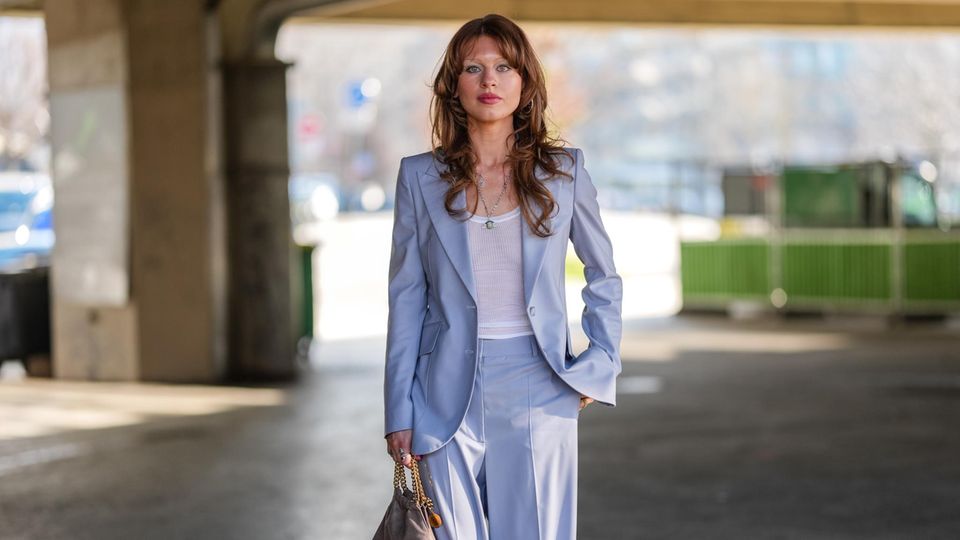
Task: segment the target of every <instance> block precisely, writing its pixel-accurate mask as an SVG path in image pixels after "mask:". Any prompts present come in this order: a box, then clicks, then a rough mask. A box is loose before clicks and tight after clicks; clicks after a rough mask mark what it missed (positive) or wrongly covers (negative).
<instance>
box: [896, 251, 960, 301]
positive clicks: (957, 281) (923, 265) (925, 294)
mask: <svg viewBox="0 0 960 540" xmlns="http://www.w3.org/2000/svg"><path fill="white" fill-rule="evenodd" d="M903 273H904V276H903V278H904V287H903V293H904V298H905V299H906V300H933V301H960V242H929V243H926V242H917V243H912V242H911V243H908V244H907V245H906V246H904V252H903Z"/></svg>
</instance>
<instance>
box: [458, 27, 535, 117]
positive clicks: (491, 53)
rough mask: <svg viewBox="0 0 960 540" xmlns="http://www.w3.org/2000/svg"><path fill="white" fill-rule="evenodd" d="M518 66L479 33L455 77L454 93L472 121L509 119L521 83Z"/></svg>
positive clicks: (518, 103)
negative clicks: (457, 78) (455, 88)
mask: <svg viewBox="0 0 960 540" xmlns="http://www.w3.org/2000/svg"><path fill="white" fill-rule="evenodd" d="M522 82H523V81H522V79H521V77H520V72H519V71H517V66H511V65H510V63H509V62H507V60H506V59H505V58H503V56H502V55H501V54H500V47H498V46H497V42H496V41H494V39H493V38H491V37H490V36H480V37H479V38H477V40H476V42H475V43H474V45H473V47H472V48H471V49H470V50H469V51H468V52H467V54H466V57H465V59H464V62H463V69H462V70H461V71H460V78H459V80H458V81H457V96H458V97H459V98H460V103H461V104H463V108H464V110H466V111H467V115H468V116H469V122H470V123H472V124H488V123H498V122H504V121H506V122H510V123H511V126H512V122H513V112H514V111H515V110H517V107H518V106H519V105H520V90H521V88H522V86H523V84H522Z"/></svg>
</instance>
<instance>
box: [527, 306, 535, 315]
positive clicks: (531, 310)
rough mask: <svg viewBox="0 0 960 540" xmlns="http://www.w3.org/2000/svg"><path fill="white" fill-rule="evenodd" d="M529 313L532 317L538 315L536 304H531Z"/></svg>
mask: <svg viewBox="0 0 960 540" xmlns="http://www.w3.org/2000/svg"><path fill="white" fill-rule="evenodd" d="M527 313H529V314H530V316H531V317H533V316H534V315H536V314H537V309H536V306H530V308H529V309H527Z"/></svg>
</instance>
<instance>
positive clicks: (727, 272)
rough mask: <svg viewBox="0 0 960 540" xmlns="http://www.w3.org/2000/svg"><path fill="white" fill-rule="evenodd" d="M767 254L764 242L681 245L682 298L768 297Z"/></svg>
mask: <svg viewBox="0 0 960 540" xmlns="http://www.w3.org/2000/svg"><path fill="white" fill-rule="evenodd" d="M769 254H770V249H769V247H768V245H767V242H766V241H765V240H747V241H717V242H684V243H682V244H681V245H680V274H681V284H682V290H683V296H684V298H685V299H687V300H690V299H695V298H697V297H709V298H713V299H716V298H720V297H729V298H739V297H763V298H766V297H767V296H768V295H769V294H770V276H769V266H770V264H769V260H768V259H769Z"/></svg>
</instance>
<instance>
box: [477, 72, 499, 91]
mask: <svg viewBox="0 0 960 540" xmlns="http://www.w3.org/2000/svg"><path fill="white" fill-rule="evenodd" d="M480 85H481V86H483V87H484V88H486V87H489V86H496V85H497V78H496V76H495V75H494V73H493V72H492V71H484V73H483V78H482V79H481V80H480Z"/></svg>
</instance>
